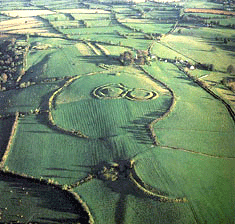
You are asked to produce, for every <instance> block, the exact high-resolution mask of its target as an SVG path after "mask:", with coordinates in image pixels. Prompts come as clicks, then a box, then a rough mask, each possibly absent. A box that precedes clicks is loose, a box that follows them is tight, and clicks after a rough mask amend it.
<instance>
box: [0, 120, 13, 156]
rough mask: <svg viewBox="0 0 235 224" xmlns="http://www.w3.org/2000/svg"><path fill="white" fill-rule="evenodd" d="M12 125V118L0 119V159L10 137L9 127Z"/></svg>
mask: <svg viewBox="0 0 235 224" xmlns="http://www.w3.org/2000/svg"><path fill="white" fill-rule="evenodd" d="M13 123H14V117H9V118H5V119H3V118H2V119H0V157H1V158H2V156H3V154H4V153H5V150H6V147H7V143H8V140H9V137H10V135H11V127H12V125H13Z"/></svg>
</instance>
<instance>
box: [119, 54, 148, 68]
mask: <svg viewBox="0 0 235 224" xmlns="http://www.w3.org/2000/svg"><path fill="white" fill-rule="evenodd" d="M119 60H120V62H121V63H122V64H123V65H124V66H128V65H132V64H136V65H145V64H148V65H149V64H150V60H151V56H150V55H149V54H148V51H142V50H137V53H136V54H135V56H134V55H133V53H132V52H130V51H125V52H124V53H121V54H120V57H119Z"/></svg>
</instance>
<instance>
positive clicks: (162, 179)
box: [135, 147, 234, 223]
mask: <svg viewBox="0 0 235 224" xmlns="http://www.w3.org/2000/svg"><path fill="white" fill-rule="evenodd" d="M153 158H154V159H153ZM135 160H136V166H135V170H136V172H137V174H138V175H139V177H140V178H141V179H142V180H143V181H144V182H145V183H147V184H150V185H151V186H154V187H156V188H157V189H160V190H162V191H166V192H167V193H168V194H170V195H175V196H182V195H184V196H185V197H186V198H187V199H188V200H189V202H188V203H186V205H187V206H188V207H191V208H190V210H191V211H194V216H195V218H196V220H197V221H198V222H201V223H203V222H208V223H214V222H220V223H223V222H224V223H232V222H233V221H234V217H232V215H231V214H233V210H234V209H233V207H232V200H233V199H231V194H233V193H232V192H233V190H232V188H233V187H232V185H233V184H232V183H233V172H234V171H233V167H234V163H233V161H232V160H226V159H215V158H209V157H202V156H201V155H193V154H190V153H185V152H182V151H177V150H170V149H165V148H161V147H159V148H156V149H153V150H150V151H148V152H146V153H145V154H141V155H139V156H137V157H136V158H135ZM150 164H151V165H150ZM149 165H150V166H149ZM205 208H206V210H205Z"/></svg>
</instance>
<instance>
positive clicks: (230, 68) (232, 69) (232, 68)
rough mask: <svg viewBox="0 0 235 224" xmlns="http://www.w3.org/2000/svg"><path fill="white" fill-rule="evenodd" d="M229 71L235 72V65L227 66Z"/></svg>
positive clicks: (230, 72)
mask: <svg viewBox="0 0 235 224" xmlns="http://www.w3.org/2000/svg"><path fill="white" fill-rule="evenodd" d="M227 73H229V74H235V67H234V66H233V65H229V66H228V67H227Z"/></svg>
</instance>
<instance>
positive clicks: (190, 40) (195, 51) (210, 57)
mask: <svg viewBox="0 0 235 224" xmlns="http://www.w3.org/2000/svg"><path fill="white" fill-rule="evenodd" d="M205 31H207V30H206V29H205ZM188 32H190V31H189V30H187V31H183V35H177V34H175V35H169V36H166V37H165V38H163V41H162V43H163V44H165V45H166V46H168V47H170V48H172V49H174V50H176V51H177V52H178V53H181V54H182V55H184V56H185V57H188V58H189V59H194V60H195V61H198V62H200V63H205V64H214V66H215V69H217V70H219V71H226V69H227V67H228V65H230V64H234V58H233V56H232V54H231V51H232V48H231V49H229V46H230V45H231V44H232V43H229V44H228V45H226V44H223V43H221V42H215V41H214V40H208V39H206V37H205V36H204V37H202V36H201V37H198V36H194V35H193V34H192V36H188ZM223 32H225V31H223ZM192 33H194V31H192ZM196 33H197V31H196ZM202 35H203V32H202ZM205 39H206V41H205ZM225 45H226V46H225ZM212 47H216V50H215V51H214V50H213V49H212ZM218 58H223V60H218Z"/></svg>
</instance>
